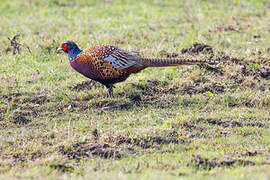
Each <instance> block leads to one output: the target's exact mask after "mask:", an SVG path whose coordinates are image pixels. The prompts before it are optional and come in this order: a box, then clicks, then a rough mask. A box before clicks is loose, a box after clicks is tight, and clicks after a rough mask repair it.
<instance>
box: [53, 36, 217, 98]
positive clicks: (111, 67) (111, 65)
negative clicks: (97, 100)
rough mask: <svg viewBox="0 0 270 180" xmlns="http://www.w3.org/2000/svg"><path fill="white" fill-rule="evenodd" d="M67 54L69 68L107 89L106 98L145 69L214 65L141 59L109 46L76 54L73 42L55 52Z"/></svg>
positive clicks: (182, 60)
mask: <svg viewBox="0 0 270 180" xmlns="http://www.w3.org/2000/svg"><path fill="white" fill-rule="evenodd" d="M59 51H64V52H65V53H68V59H69V63H70V65H71V67H73V68H74V69H75V70H76V71H78V72H79V73H81V74H83V75H84V76H86V77H87V78H90V79H92V80H95V81H98V82H100V83H101V84H103V85H105V86H106V88H107V96H112V95H113V91H112V88H113V87H114V86H113V84H115V83H118V82H122V81H125V80H126V79H127V78H128V77H129V75H130V74H133V73H138V72H140V71H141V70H143V69H145V68H147V67H165V66H178V65H191V64H201V63H209V64H211V63H216V62H215V61H213V60H187V59H185V58H173V59H170V58H168V59H158V58H144V57H141V56H140V55H139V54H138V53H135V52H129V51H126V50H122V49H119V48H117V47H115V46H110V45H99V46H93V47H90V48H87V49H85V50H80V49H79V48H78V46H77V45H76V44H75V43H74V42H73V41H66V42H64V43H63V44H62V45H61V47H60V48H58V50H57V52H59Z"/></svg>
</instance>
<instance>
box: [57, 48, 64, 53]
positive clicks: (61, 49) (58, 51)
mask: <svg viewBox="0 0 270 180" xmlns="http://www.w3.org/2000/svg"><path fill="white" fill-rule="evenodd" d="M61 51H64V49H63V48H62V47H59V48H58V49H57V50H56V53H60V52H61Z"/></svg>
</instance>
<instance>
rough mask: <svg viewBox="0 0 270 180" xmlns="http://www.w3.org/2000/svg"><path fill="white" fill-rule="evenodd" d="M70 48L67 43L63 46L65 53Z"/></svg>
mask: <svg viewBox="0 0 270 180" xmlns="http://www.w3.org/2000/svg"><path fill="white" fill-rule="evenodd" d="M69 46H70V44H67V43H63V44H62V48H63V50H64V51H67V50H68V48H69Z"/></svg>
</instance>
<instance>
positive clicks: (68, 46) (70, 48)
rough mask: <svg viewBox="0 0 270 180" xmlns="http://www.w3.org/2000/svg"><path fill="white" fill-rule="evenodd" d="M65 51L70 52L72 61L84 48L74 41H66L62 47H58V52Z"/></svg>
mask: <svg viewBox="0 0 270 180" xmlns="http://www.w3.org/2000/svg"><path fill="white" fill-rule="evenodd" d="M59 51H64V52H65V53H68V59H69V61H71V60H72V59H74V58H75V57H77V56H78V55H79V54H80V53H81V52H82V50H80V48H79V47H78V46H77V44H75V43H74V42H73V41H66V42H64V43H63V44H62V45H61V47H59V48H58V49H57V52H59Z"/></svg>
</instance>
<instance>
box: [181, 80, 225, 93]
mask: <svg viewBox="0 0 270 180" xmlns="http://www.w3.org/2000/svg"><path fill="white" fill-rule="evenodd" d="M225 91H226V88H225V86H224V85H221V83H218V82H215V83H211V84H202V83H194V84H190V85H184V87H183V88H182V92H183V93H184V94H189V95H192V94H203V93H205V92H212V93H214V94H220V93H224V92H225Z"/></svg>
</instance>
